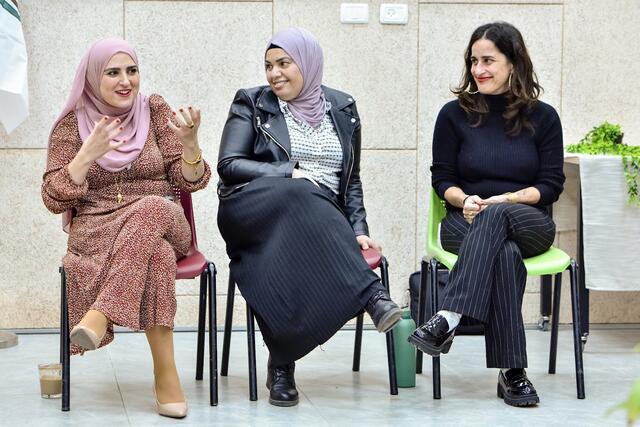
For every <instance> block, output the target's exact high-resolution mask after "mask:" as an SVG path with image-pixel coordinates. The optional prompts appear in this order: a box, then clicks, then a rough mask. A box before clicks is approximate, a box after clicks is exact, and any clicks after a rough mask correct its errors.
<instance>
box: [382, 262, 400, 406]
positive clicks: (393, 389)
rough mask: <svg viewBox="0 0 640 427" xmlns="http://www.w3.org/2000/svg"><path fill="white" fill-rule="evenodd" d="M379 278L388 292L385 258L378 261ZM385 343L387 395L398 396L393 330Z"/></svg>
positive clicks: (387, 271) (387, 269)
mask: <svg viewBox="0 0 640 427" xmlns="http://www.w3.org/2000/svg"><path fill="white" fill-rule="evenodd" d="M380 276H381V278H382V286H384V288H385V289H386V290H387V291H389V263H388V262H387V259H386V258H385V257H382V260H381V261H380ZM385 335H386V336H385V339H386V341H387V364H388V365H389V393H391V395H393V396H395V395H397V394H398V377H397V375H396V351H395V348H394V347H393V329H392V330H390V331H389V332H387V333H386V334H385Z"/></svg>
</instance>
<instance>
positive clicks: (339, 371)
mask: <svg viewBox="0 0 640 427" xmlns="http://www.w3.org/2000/svg"><path fill="white" fill-rule="evenodd" d="M353 336H354V333H353V332H352V331H341V332H339V333H338V334H337V335H336V336H335V337H334V338H332V339H331V340H330V341H329V342H328V343H326V345H324V346H323V348H318V349H316V350H315V351H314V352H312V353H311V354H310V355H308V356H307V357H305V358H304V359H303V360H302V361H300V362H299V363H298V364H297V375H296V380H297V383H298V389H299V391H300V394H301V396H300V404H299V405H298V406H296V407H292V408H278V407H274V406H271V405H269V403H268V400H267V389H266V388H265V387H264V379H265V374H266V367H265V365H266V358H267V352H266V348H265V347H264V346H262V345H259V347H258V393H259V400H258V401H257V402H250V401H249V398H248V381H247V362H246V360H247V359H246V336H245V334H244V333H243V332H234V334H233V340H232V349H231V359H232V360H231V365H230V369H229V371H230V376H229V377H226V378H224V377H221V379H220V404H219V406H217V407H209V406H208V395H207V385H206V382H196V381H195V380H194V379H193V378H194V375H195V363H194V361H195V334H194V333H187V332H183V333H177V334H176V352H177V361H178V366H179V370H180V374H181V377H182V383H183V386H184V389H185V392H186V394H187V397H188V400H189V407H190V412H189V415H188V417H187V418H186V419H184V420H181V421H177V420H172V419H168V418H163V417H160V416H158V415H156V414H155V412H154V405H153V397H152V392H151V383H152V369H151V358H150V354H149V351H148V347H147V344H146V340H145V337H144V335H142V334H131V333H126V334H125V333H123V334H118V335H117V336H116V340H115V342H114V343H113V344H111V345H109V346H108V347H107V348H105V349H101V350H98V351H95V352H91V353H87V354H86V355H85V356H84V357H74V358H73V359H72V371H71V373H72V377H71V378H72V381H71V396H72V397H71V411H70V412H67V413H63V412H61V411H60V400H59V399H58V400H45V399H41V398H40V395H39V390H38V387H39V386H38V380H37V369H36V365H37V364H38V363H43V362H53V361H55V360H56V359H57V355H58V336H57V335H21V336H20V342H19V344H18V346H16V347H13V348H9V349H1V350H0V369H1V372H2V379H3V381H2V386H1V387H0V425H7V426H27V425H32V426H57V425H82V426H91V427H95V426H103V425H113V426H119V425H122V426H126V425H131V426H146V425H165V424H176V425H177V424H179V425H260V426H262V425H304V426H305V427H309V426H316V425H321V426H327V425H331V426H342V425H362V426H371V425H409V423H411V424H412V425H421V426H422V425H434V426H449V425H451V426H453V425H456V426H459V425H469V426H484V425H486V426H499V425H504V426H518V425H522V426H556V425H563V426H570V425H571V426H574V425H575V426H592V425H593V426H601V425H611V426H623V425H625V415H624V413H622V412H616V413H614V414H612V415H609V416H606V415H605V413H606V411H607V408H610V407H611V406H613V405H614V404H615V403H617V402H620V401H622V400H624V399H625V398H626V395H627V393H628V390H629V388H630V385H631V382H632V380H633V378H634V377H640V353H634V352H633V351H632V347H633V345H634V344H636V343H638V342H640V328H637V327H633V328H624V329H597V328H594V329H593V330H592V332H591V336H590V337H589V342H588V343H587V346H586V349H585V354H584V364H585V378H586V393H587V398H586V399H585V400H577V399H576V387H575V377H574V365H573V352H572V347H571V346H572V344H571V342H572V341H571V331H570V330H569V329H567V328H565V329H562V330H561V333H560V339H559V353H558V370H557V372H558V373H557V374H556V375H548V374H547V373H546V368H547V360H548V359H547V358H548V339H549V333H548V332H540V331H537V330H533V329H532V330H528V331H527V340H528V349H529V365H530V368H529V370H528V373H529V377H530V378H531V379H532V381H533V382H534V384H535V386H536V388H537V389H538V393H539V394H540V398H541V404H540V405H539V406H538V407H536V408H513V407H509V406H507V405H505V404H504V403H503V402H502V400H500V399H498V398H496V391H495V389H496V375H497V371H496V370H493V369H492V370H488V369H486V368H484V342H483V338H482V337H458V338H456V340H455V343H454V345H453V347H452V349H451V352H450V353H449V355H447V356H445V357H443V361H442V366H443V367H442V375H443V378H442V379H443V389H442V400H433V399H432V397H431V375H430V370H431V369H430V359H429V360H426V361H427V362H428V363H427V364H425V373H424V374H422V375H419V376H418V378H417V386H416V387H415V388H409V389H400V393H399V395H398V396H390V395H389V390H388V378H387V371H386V353H385V348H384V338H383V336H382V335H379V334H378V333H376V332H375V331H365V333H364V337H363V360H362V366H361V371H360V372H359V373H354V372H352V371H351V358H352V345H353ZM219 338H220V339H219V343H220V344H221V342H222V339H221V338H222V335H220V336H219ZM205 375H206V374H205Z"/></svg>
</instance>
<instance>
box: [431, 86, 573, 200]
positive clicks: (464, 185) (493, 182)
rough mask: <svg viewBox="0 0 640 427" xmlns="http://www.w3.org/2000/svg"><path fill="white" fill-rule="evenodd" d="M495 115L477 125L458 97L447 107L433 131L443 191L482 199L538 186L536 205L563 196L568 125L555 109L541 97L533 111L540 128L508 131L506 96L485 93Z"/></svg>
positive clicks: (436, 180) (434, 169) (435, 168)
mask: <svg viewBox="0 0 640 427" xmlns="http://www.w3.org/2000/svg"><path fill="white" fill-rule="evenodd" d="M485 99H486V100H487V104H488V105H489V114H488V117H487V118H486V120H485V122H484V124H483V125H482V126H479V127H475V128H474V127H471V125H470V124H469V120H468V119H467V115H466V113H465V112H464V110H462V108H460V105H459V104H458V101H457V100H455V101H451V102H448V103H447V104H445V105H444V107H442V109H441V110H440V113H439V114H438V119H437V120H436V125H435V129H434V132H433V165H432V166H431V173H432V178H431V183H432V185H433V188H435V189H436V191H437V193H438V195H440V197H441V198H443V199H444V192H445V191H446V190H447V189H448V188H450V187H453V186H455V187H460V188H461V189H462V191H464V192H465V193H466V194H470V195H473V194H477V195H479V196H480V197H482V198H487V197H490V196H494V195H496V194H503V193H506V192H514V191H518V190H522V189H523V188H526V187H535V188H537V189H538V191H539V192H540V201H539V202H538V204H537V205H536V206H538V207H544V206H547V205H551V204H552V203H553V202H555V201H556V200H558V197H559V196H560V193H561V192H562V185H563V183H564V179H565V178H564V173H563V171H562V164H563V159H564V151H563V150H564V149H563V145H562V126H561V124H560V117H558V114H557V113H556V111H555V110H554V108H553V107H552V106H550V105H548V104H545V103H544V102H541V101H538V102H537V103H536V105H535V106H534V107H533V110H532V111H531V113H530V115H529V120H530V121H531V122H532V124H533V127H534V129H535V132H533V133H532V132H531V131H529V130H527V129H526V128H524V127H523V129H522V131H521V132H520V134H519V135H517V136H509V135H507V134H506V131H505V122H506V120H505V119H504V118H503V117H502V113H503V112H504V110H505V105H506V101H505V98H504V96H502V95H489V96H486V95H485Z"/></svg>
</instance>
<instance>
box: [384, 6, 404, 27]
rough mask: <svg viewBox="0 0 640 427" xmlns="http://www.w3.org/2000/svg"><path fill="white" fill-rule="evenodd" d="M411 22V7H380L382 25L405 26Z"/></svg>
mask: <svg viewBox="0 0 640 427" xmlns="http://www.w3.org/2000/svg"><path fill="white" fill-rule="evenodd" d="M408 22H409V6H407V5H406V4H400V3H382V4H381V5H380V23H381V24H395V25H405V24H407V23H408Z"/></svg>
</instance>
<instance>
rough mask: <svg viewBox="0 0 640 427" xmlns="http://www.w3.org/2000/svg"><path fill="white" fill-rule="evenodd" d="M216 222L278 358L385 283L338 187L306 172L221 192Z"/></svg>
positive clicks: (328, 330) (330, 328)
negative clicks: (302, 176) (367, 254)
mask: <svg viewBox="0 0 640 427" xmlns="http://www.w3.org/2000/svg"><path fill="white" fill-rule="evenodd" d="M218 227H219V228H220V233H221V234H222V237H223V238H224V240H225V242H226V244H227V254H228V255H229V258H230V260H231V261H230V263H229V267H230V270H231V275H232V276H233V278H234V279H235V281H236V283H237V285H238V287H239V288H240V291H241V292H242V295H243V296H244V298H245V299H246V300H247V302H248V303H249V305H250V306H251V307H252V308H253V310H254V312H255V314H256V319H257V321H258V324H259V326H260V331H261V332H262V336H263V338H264V341H265V343H266V345H267V347H268V348H269V352H270V355H271V361H272V364H273V365H281V364H286V363H290V362H293V361H295V360H297V359H299V358H301V357H303V356H304V355H306V354H307V353H309V352H310V351H311V350H313V349H314V348H315V347H316V346H318V345H320V344H323V343H324V342H325V341H327V340H328V339H329V338H331V336H333V334H335V333H336V332H337V331H338V330H339V329H340V328H341V327H342V326H343V325H344V324H345V322H347V321H348V320H349V319H351V318H353V317H354V316H355V315H356V314H358V312H360V310H362V308H363V306H364V305H365V304H366V302H367V301H368V299H369V297H370V296H371V295H372V294H373V292H375V291H376V290H377V289H379V288H380V287H381V285H380V282H379V278H378V276H377V275H376V274H375V273H374V272H373V271H371V269H370V268H369V266H368V265H367V263H366V262H365V261H364V258H363V257H362V254H361V252H360V247H359V246H358V243H357V242H356V239H355V235H354V233H353V229H352V228H351V226H350V224H349V222H348V221H347V219H346V217H345V216H344V214H343V212H342V211H341V209H340V208H339V206H338V205H337V204H336V198H335V196H334V195H333V193H331V192H330V191H326V189H325V188H319V187H318V186H316V185H314V184H313V183H311V182H309V181H307V180H306V179H291V178H279V177H264V178H259V179H256V180H253V181H251V183H249V184H248V185H246V186H245V187H244V188H242V190H240V191H238V192H236V193H233V194H231V195H230V196H228V197H225V198H221V199H220V205H219V210H218Z"/></svg>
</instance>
